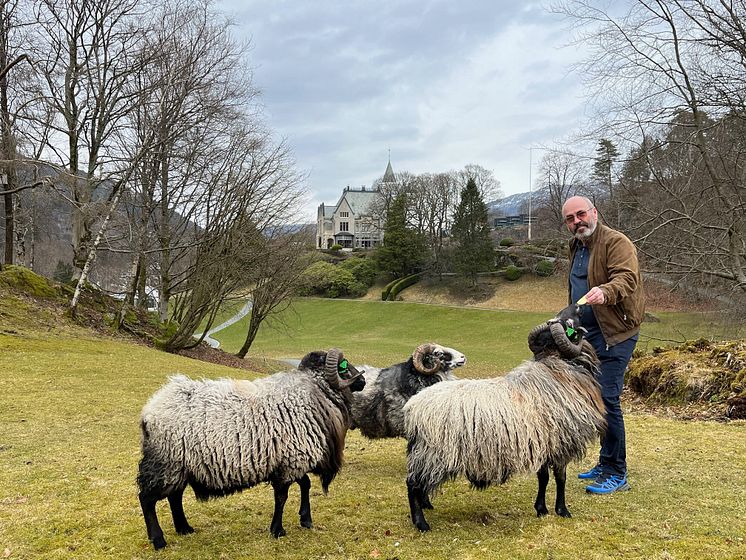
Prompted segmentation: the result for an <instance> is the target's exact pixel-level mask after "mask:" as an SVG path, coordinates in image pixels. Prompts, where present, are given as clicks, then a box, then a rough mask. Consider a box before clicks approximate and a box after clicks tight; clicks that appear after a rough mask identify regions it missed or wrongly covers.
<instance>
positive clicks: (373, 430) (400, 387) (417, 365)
mask: <svg viewBox="0 0 746 560" xmlns="http://www.w3.org/2000/svg"><path fill="white" fill-rule="evenodd" d="M465 363H466V357H465V356H464V355H463V354H462V353H461V352H459V351H458V350H454V349H453V348H448V347H446V346H442V345H440V344H437V343H435V342H430V343H425V344H421V345H420V346H418V347H417V348H416V349H415V351H414V352H413V353H412V355H411V356H410V357H409V359H408V360H407V361H406V362H402V363H400V364H395V365H393V366H390V367H387V368H384V369H378V368H374V367H371V366H367V365H366V366H362V367H363V368H364V369H365V389H363V390H362V391H360V392H359V393H355V394H354V395H353V398H352V426H351V427H352V428H358V429H360V432H361V433H362V434H363V435H364V436H365V437H367V438H370V439H376V438H388V437H404V413H403V411H402V409H403V408H404V405H405V404H406V403H407V401H409V399H410V398H411V397H412V395H414V394H416V393H418V392H419V391H420V390H422V389H424V388H425V387H430V386H431V385H434V384H435V383H438V382H440V381H445V380H449V379H455V377H454V376H453V373H452V370H453V369H455V368H457V367H460V366H462V365H464V364H465Z"/></svg>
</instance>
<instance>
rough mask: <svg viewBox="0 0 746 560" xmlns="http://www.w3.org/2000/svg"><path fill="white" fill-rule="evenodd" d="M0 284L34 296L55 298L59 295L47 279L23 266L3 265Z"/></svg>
mask: <svg viewBox="0 0 746 560" xmlns="http://www.w3.org/2000/svg"><path fill="white" fill-rule="evenodd" d="M0 285H2V286H4V287H6V288H9V289H11V290H16V291H20V292H24V293H26V294H28V295H29V296H31V297H35V298H56V297H58V296H59V295H60V292H59V290H58V289H57V287H55V286H53V285H52V284H51V283H50V281H49V280H47V279H46V278H44V277H43V276H39V275H38V274H36V273H35V272H33V271H31V270H29V269H28V268H25V267H23V266H16V265H5V266H4V267H3V270H2V271H0Z"/></svg>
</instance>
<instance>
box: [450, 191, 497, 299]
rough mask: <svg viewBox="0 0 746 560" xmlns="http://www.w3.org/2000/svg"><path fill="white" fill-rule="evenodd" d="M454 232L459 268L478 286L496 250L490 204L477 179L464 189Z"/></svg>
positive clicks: (459, 270)
mask: <svg viewBox="0 0 746 560" xmlns="http://www.w3.org/2000/svg"><path fill="white" fill-rule="evenodd" d="M452 235H453V239H454V241H455V242H456V244H457V247H456V252H455V254H454V266H455V268H456V272H458V273H460V274H462V275H463V276H465V277H466V278H469V279H470V280H471V283H472V285H473V286H476V285H477V273H478V272H484V271H488V270H490V269H491V268H492V267H493V264H494V261H495V250H494V247H493V244H492V239H491V238H490V227H489V221H488V217H487V205H486V204H485V203H484V200H482V195H481V194H480V193H479V189H478V188H477V185H476V183H475V182H474V180H473V179H469V181H468V182H467V183H466V186H465V187H464V188H463V190H462V191H461V201H460V202H459V205H458V208H457V209H456V216H455V218H454V220H453V231H452Z"/></svg>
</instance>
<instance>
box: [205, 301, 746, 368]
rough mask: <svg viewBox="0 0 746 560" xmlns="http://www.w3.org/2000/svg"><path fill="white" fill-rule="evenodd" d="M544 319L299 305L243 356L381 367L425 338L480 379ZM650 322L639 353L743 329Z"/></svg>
mask: <svg viewBox="0 0 746 560" xmlns="http://www.w3.org/2000/svg"><path fill="white" fill-rule="evenodd" d="M226 316H227V314H226ZM551 316H552V314H551V313H546V312H540V313H537V312H525V311H500V310H489V309H474V308H457V307H446V306H435V305H424V304H417V303H402V302H383V301H359V300H329V299H311V298H309V299H300V300H298V301H297V302H295V304H294V305H293V307H292V308H291V310H289V311H288V312H286V313H285V314H284V315H283V316H282V317H281V320H275V321H273V322H272V323H271V324H269V325H266V326H264V325H263V326H262V328H261V329H260V331H259V334H258V336H257V339H256V341H255V342H254V344H253V345H252V348H251V349H250V350H249V355H253V356H256V357H265V358H275V359H276V358H282V357H296V358H300V357H301V356H302V355H303V354H304V353H305V352H307V351H309V350H313V349H326V348H330V347H333V346H337V347H339V348H342V350H344V352H345V354H346V355H347V357H348V358H349V359H350V360H352V361H353V363H358V364H362V363H369V364H374V365H378V366H380V365H390V364H393V363H397V362H398V361H402V360H403V359H405V358H406V356H408V355H409V354H410V353H411V352H412V350H414V348H415V347H416V346H417V345H418V344H420V343H422V342H425V341H428V340H430V341H435V342H439V343H441V344H445V345H447V346H451V347H453V348H457V349H458V350H461V351H462V352H463V353H464V354H466V356H467V360H468V362H469V363H468V364H467V366H466V368H464V369H463V370H462V371H461V375H463V376H464V377H487V376H491V375H496V374H499V373H503V372H505V371H508V370H509V369H511V368H512V367H514V366H515V365H516V364H518V363H519V362H520V361H521V360H524V359H527V358H529V357H530V352H529V350H528V346H527V344H526V335H527V333H528V332H529V330H530V329H531V328H532V327H534V326H536V325H537V324H539V323H541V322H542V321H546V320H547V319H549V318H550V317H551ZM656 316H657V317H658V318H659V319H660V322H658V323H644V324H643V327H642V332H641V336H640V341H639V343H638V348H640V349H641V350H652V348H653V347H655V346H659V345H664V344H670V343H671V341H673V342H683V341H684V340H686V339H687V338H689V339H693V338H699V337H707V338H710V337H715V338H724V337H735V336H746V329H744V328H743V327H741V328H740V329H739V328H733V327H730V326H727V325H721V324H719V323H718V322H717V319H718V316H717V315H716V314H703V313H659V314H657V315H656ZM220 320H221V321H222V318H221V319H220ZM247 325H248V318H245V319H243V320H241V321H239V322H237V323H235V324H234V325H232V326H230V327H229V328H227V329H225V330H223V331H220V332H219V333H217V334H215V335H214V336H213V338H215V339H217V340H219V341H220V343H221V348H223V349H224V350H226V351H228V352H235V351H237V350H238V349H239V348H240V347H241V344H242V343H243V341H244V338H245V336H246V334H245V333H246V328H247Z"/></svg>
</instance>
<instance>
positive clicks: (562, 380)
mask: <svg viewBox="0 0 746 560" xmlns="http://www.w3.org/2000/svg"><path fill="white" fill-rule="evenodd" d="M571 307H575V306H571ZM577 312H578V310H577V308H574V309H572V308H571V309H569V310H568V309H565V310H563V311H562V312H561V313H560V315H559V316H558V318H556V319H553V320H551V321H548V322H547V323H545V324H543V325H540V326H539V327H537V328H535V329H533V330H532V331H531V333H530V335H529V347H530V348H531V350H532V351H533V353H534V360H533V361H527V362H524V363H523V364H521V365H519V366H518V367H516V368H515V369H514V370H512V371H511V372H509V373H508V374H507V375H505V376H504V377H500V378H494V379H484V380H456V381H445V382H443V383H438V384H436V385H433V386H432V387H430V388H428V389H425V390H423V391H421V392H420V393H418V394H417V395H415V396H413V397H412V398H411V399H410V400H409V402H408V403H407V404H406V405H405V407H404V415H405V431H406V437H407V440H408V446H407V470H408V472H407V491H408V498H409V506H410V514H411V517H412V522H413V523H414V525H415V526H416V527H417V528H418V529H419V530H420V531H429V530H430V526H429V524H428V523H427V520H426V519H425V516H424V514H423V511H422V508H423V507H427V505H428V504H429V498H430V497H431V496H432V495H433V493H434V492H435V491H437V489H438V488H439V487H440V486H441V485H442V484H443V483H444V482H446V481H448V480H452V479H454V478H456V477H457V476H459V475H463V476H465V477H466V478H467V480H469V482H471V484H472V486H474V487H475V488H477V489H484V488H486V487H488V486H489V485H490V484H492V483H499V484H502V483H504V482H506V481H507V480H508V479H509V478H510V477H511V476H512V475H513V474H516V473H524V472H536V473H537V475H538V481H539V491H538V494H537V497H536V501H535V503H534V508H535V509H536V513H537V515H539V516H543V515H546V514H547V513H548V511H547V507H546V488H547V484H548V481H549V467H550V466H551V467H552V468H553V472H554V479H555V481H556V484H557V497H556V501H555V512H556V513H557V514H558V515H561V516H563V517H570V512H569V511H568V509H567V507H566V505H565V479H566V467H567V465H568V463H569V462H570V461H573V460H580V459H581V458H582V457H583V456H584V455H585V452H586V449H587V447H588V445H589V444H590V443H591V442H593V441H597V439H598V437H599V434H600V433H601V432H603V430H605V428H606V423H605V408H604V403H603V400H602V399H601V394H600V389H599V385H598V383H597V382H596V380H595V376H596V375H597V373H598V367H599V361H598V358H597V357H596V354H595V352H594V351H593V348H592V347H591V345H590V344H588V342H587V341H584V340H582V332H583V329H582V328H581V327H578V325H579V320H578V316H577ZM568 337H572V339H573V340H570V339H569V338H568Z"/></svg>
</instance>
